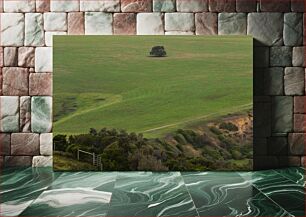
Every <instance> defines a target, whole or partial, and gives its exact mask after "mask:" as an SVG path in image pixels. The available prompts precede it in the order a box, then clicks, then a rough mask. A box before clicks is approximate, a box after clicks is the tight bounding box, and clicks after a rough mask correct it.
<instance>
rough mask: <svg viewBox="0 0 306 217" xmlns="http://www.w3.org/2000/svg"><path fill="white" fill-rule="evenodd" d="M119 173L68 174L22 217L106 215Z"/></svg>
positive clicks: (54, 184)
mask: <svg viewBox="0 0 306 217" xmlns="http://www.w3.org/2000/svg"><path fill="white" fill-rule="evenodd" d="M116 177H117V173H116V172H109V173H108V172H66V173H63V174H62V175H61V176H60V177H59V178H58V179H57V180H55V181H54V182H53V183H52V185H51V186H50V187H49V188H48V189H47V190H46V191H44V192H43V193H42V194H41V195H40V196H39V197H38V198H37V199H36V200H35V201H34V202H33V203H32V204H31V205H30V206H29V207H28V208H27V209H25V210H24V211H23V212H22V213H21V216H35V215H36V214H37V213H39V214H40V215H44V216H105V215H106V213H107V211H108V209H109V203H110V200H111V196H112V190H113V187H114V184H115V180H116Z"/></svg>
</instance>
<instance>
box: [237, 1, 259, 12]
mask: <svg viewBox="0 0 306 217" xmlns="http://www.w3.org/2000/svg"><path fill="white" fill-rule="evenodd" d="M236 11H237V12H256V0H236Z"/></svg>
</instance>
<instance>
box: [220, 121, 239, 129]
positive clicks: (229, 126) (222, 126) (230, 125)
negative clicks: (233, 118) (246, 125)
mask: <svg viewBox="0 0 306 217" xmlns="http://www.w3.org/2000/svg"><path fill="white" fill-rule="evenodd" d="M219 127H220V129H224V130H228V131H238V127H237V126H236V125H235V124H233V123H231V122H222V123H221V124H220V126H219Z"/></svg>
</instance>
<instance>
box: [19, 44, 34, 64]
mask: <svg viewBox="0 0 306 217" xmlns="http://www.w3.org/2000/svg"><path fill="white" fill-rule="evenodd" d="M34 59H35V48H34V47H20V48H18V66H21V67H34V66H35V62H34Z"/></svg>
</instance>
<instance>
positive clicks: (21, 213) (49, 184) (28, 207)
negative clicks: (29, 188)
mask: <svg viewBox="0 0 306 217" xmlns="http://www.w3.org/2000/svg"><path fill="white" fill-rule="evenodd" d="M52 174H54V171H52ZM61 175H62V174H60V175H59V176H58V177H56V178H55V179H54V180H52V182H51V183H50V184H49V185H48V187H46V188H45V189H44V190H42V192H41V193H40V194H39V195H38V196H37V197H36V198H35V199H33V200H32V202H31V203H30V204H29V205H28V206H27V207H26V208H24V209H23V210H22V211H21V212H20V213H19V215H18V216H22V215H21V214H22V213H23V212H24V211H25V210H26V209H27V208H29V207H30V206H31V205H32V204H33V203H34V202H35V201H36V200H37V199H38V198H39V197H40V196H41V195H42V194H43V193H44V192H45V191H46V190H48V189H49V188H50V186H51V185H52V184H53V182H54V181H55V180H56V179H58V178H59V177H60V176H61Z"/></svg>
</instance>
